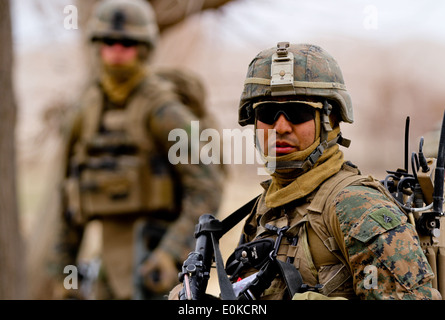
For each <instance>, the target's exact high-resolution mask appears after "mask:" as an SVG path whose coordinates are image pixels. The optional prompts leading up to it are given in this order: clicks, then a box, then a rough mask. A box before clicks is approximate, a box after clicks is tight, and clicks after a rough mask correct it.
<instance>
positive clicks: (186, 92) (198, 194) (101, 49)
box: [56, 0, 224, 299]
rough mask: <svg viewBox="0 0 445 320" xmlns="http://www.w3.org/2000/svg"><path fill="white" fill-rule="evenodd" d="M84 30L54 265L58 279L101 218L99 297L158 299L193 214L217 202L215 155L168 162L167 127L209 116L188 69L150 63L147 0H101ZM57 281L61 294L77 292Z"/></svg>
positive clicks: (152, 23) (186, 248)
mask: <svg viewBox="0 0 445 320" xmlns="http://www.w3.org/2000/svg"><path fill="white" fill-rule="evenodd" d="M89 31H90V34H89V38H90V40H91V43H92V46H93V48H94V50H95V51H94V52H95V55H96V57H95V59H96V60H97V66H98V69H99V70H98V76H95V77H94V79H92V80H93V81H92V82H91V84H90V85H89V87H88V88H87V90H86V92H85V93H84V94H83V96H82V97H80V99H79V104H80V105H79V108H77V109H76V112H75V115H74V116H73V119H71V120H72V121H70V126H69V130H68V132H67V143H66V153H65V155H66V159H65V160H66V166H65V178H64V182H63V197H62V198H63V199H62V202H63V208H64V212H63V222H62V225H63V227H62V230H61V234H60V241H59V242H58V244H57V247H56V250H57V256H58V261H57V265H58V267H57V268H56V272H57V274H58V276H61V279H64V277H65V276H66V274H63V269H64V267H65V266H66V265H75V264H76V257H77V255H78V251H79V247H80V244H81V242H82V237H83V235H84V230H85V227H86V225H87V224H88V222H90V221H92V220H95V219H99V220H100V221H101V223H102V257H101V259H102V263H101V271H100V272H99V276H98V281H97V282H98V284H99V285H98V286H97V287H98V291H97V294H96V298H97V299H131V298H137V299H159V298H162V297H163V295H164V294H165V293H166V292H168V290H169V289H171V288H172V286H174V284H175V283H176V282H177V274H178V270H179V268H180V266H181V263H182V261H183V260H184V259H185V258H186V256H187V254H188V253H189V252H190V251H191V249H192V248H193V246H194V237H193V230H194V226H195V224H196V222H197V219H198V217H199V216H200V215H201V214H203V213H206V212H210V213H216V212H217V210H218V207H219V203H220V197H221V193H222V182H223V181H222V180H223V175H224V173H223V171H222V170H221V167H220V166H219V165H204V164H181V163H179V164H177V165H172V164H171V163H170V162H169V160H168V156H167V155H168V150H169V148H170V147H171V146H172V145H173V144H174V143H175V141H169V139H168V135H169V132H170V131H171V130H173V129H184V130H185V131H186V132H187V133H188V134H189V136H190V130H191V129H190V125H191V121H200V128H201V129H205V128H206V127H209V126H210V123H211V121H210V119H209V117H208V115H207V114H206V110H205V107H204V105H203V102H204V88H203V86H202V85H201V83H200V82H199V80H198V79H197V78H196V77H195V76H194V75H191V74H189V73H186V72H184V71H176V70H163V71H155V70H152V68H148V67H147V64H148V62H149V61H150V55H151V53H152V51H153V50H154V48H155V46H156V42H157V38H158V28H157V24H156V20H155V17H154V14H153V11H152V8H151V7H150V5H149V4H148V3H147V2H146V1H143V0H131V1H130V0H104V1H101V2H100V3H99V4H98V6H97V8H96V11H95V13H94V14H93V18H92V21H91V22H90V25H89ZM188 148H189V150H190V145H188ZM188 154H189V155H190V152H189V153H188ZM188 163H190V161H189V162H188ZM60 286H61V287H62V288H58V290H57V291H59V293H60V292H61V295H59V297H58V298H67V297H75V298H78V297H79V296H78V295H77V293H76V290H73V289H71V290H69V289H64V288H63V284H62V283H60ZM59 289H61V290H59ZM80 298H82V297H80Z"/></svg>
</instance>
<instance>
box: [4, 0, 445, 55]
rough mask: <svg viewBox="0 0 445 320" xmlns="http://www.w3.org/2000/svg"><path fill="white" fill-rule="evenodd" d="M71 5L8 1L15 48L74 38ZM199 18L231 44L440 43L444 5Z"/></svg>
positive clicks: (257, 7)
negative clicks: (328, 40) (327, 40)
mask: <svg viewBox="0 0 445 320" xmlns="http://www.w3.org/2000/svg"><path fill="white" fill-rule="evenodd" d="M84 1H85V0H84ZM72 2H73V1H70V0H14V1H12V3H13V18H14V25H13V26H14V35H15V43H16V45H17V48H18V49H20V50H22V49H26V48H29V47H34V46H36V45H39V44H45V43H50V42H54V41H61V42H63V41H71V40H72V39H76V36H77V35H78V34H79V32H78V30H77V31H76V30H66V29H65V28H64V24H63V23H64V19H65V17H66V16H67V14H66V13H64V12H63V9H64V7H65V6H66V5H69V4H71V3H72ZM201 19H202V21H203V23H208V24H209V26H210V27H209V29H208V30H209V32H213V33H217V34H216V35H217V36H220V37H221V38H222V39H223V40H224V41H228V42H229V43H230V44H234V45H236V44H239V45H243V43H248V42H252V43H256V44H258V43H261V42H262V41H265V39H268V38H274V39H275V38H277V37H282V39H283V40H284V39H287V40H289V41H291V42H294V41H295V42H302V41H305V39H309V38H312V37H314V36H325V37H326V36H335V37H343V36H354V37H360V38H365V39H372V40H377V41H382V42H385V41H386V42H391V41H398V40H404V39H406V38H413V37H417V38H418V37H421V38H429V39H431V40H434V41H438V42H441V43H443V44H445V1H437V0H422V1H419V0H405V1H401V0H390V1H388V0H335V1H334V0H314V1H306V0H237V1H234V2H232V3H229V4H227V5H226V6H225V7H224V8H223V10H222V12H221V11H220V12H219V13H215V12H212V11H210V12H207V13H205V14H204V15H203V16H201ZM213 36H215V34H213Z"/></svg>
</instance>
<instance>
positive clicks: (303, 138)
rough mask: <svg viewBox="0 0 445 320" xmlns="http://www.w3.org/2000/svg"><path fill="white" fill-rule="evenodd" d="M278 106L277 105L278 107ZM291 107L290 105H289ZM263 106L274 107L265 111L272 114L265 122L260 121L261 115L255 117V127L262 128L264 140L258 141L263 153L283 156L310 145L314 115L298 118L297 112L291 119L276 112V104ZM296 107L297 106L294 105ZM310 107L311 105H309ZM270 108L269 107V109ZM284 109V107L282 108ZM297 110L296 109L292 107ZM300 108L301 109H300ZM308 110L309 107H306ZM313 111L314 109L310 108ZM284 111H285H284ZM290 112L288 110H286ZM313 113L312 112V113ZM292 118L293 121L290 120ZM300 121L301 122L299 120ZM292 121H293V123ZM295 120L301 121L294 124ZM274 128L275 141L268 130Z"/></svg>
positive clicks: (312, 140)
mask: <svg viewBox="0 0 445 320" xmlns="http://www.w3.org/2000/svg"><path fill="white" fill-rule="evenodd" d="M279 107H280V106H279V105H278V108H279ZM289 107H292V106H289ZM264 108H274V109H273V110H274V111H272V112H267V113H268V114H269V115H270V114H271V115H273V116H272V117H269V119H267V122H268V123H266V122H264V121H266V120H265V119H264V121H261V120H260V119H261V117H258V116H257V117H256V120H255V121H256V127H257V129H260V130H261V129H262V130H264V131H263V134H264V141H259V143H260V147H261V149H262V150H263V151H264V154H265V155H269V154H272V155H273V154H275V155H276V156H283V155H286V154H289V153H292V152H295V151H302V150H305V149H306V148H308V147H309V146H310V145H312V144H313V143H314V141H315V119H314V116H311V115H308V114H306V115H304V114H302V116H301V117H300V120H298V116H297V115H298V114H293V117H291V119H288V116H289V115H287V114H286V115H285V114H284V113H282V112H281V113H280V112H277V113H275V110H278V109H277V106H273V105H271V106H268V105H265V106H264ZM295 108H297V107H295ZM309 108H311V107H309ZM269 110H270V109H269ZM284 110H285V108H284ZM294 110H298V109H293V111H294ZM300 110H301V109H300ZM308 110H309V109H308ZM311 111H312V112H315V110H311ZM284 112H285V113H286V111H284ZM287 113H288V114H290V112H287ZM313 114H314V113H313ZM291 120H293V121H291ZM301 121H302V122H301ZM272 122H273V123H272ZM293 122H294V123H293ZM295 122H301V123H297V124H295ZM270 129H273V130H275V135H276V141H273V140H275V139H273V136H269V130H270Z"/></svg>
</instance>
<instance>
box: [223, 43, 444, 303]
mask: <svg viewBox="0 0 445 320" xmlns="http://www.w3.org/2000/svg"><path fill="white" fill-rule="evenodd" d="M289 79H290V80H289ZM276 96H278V97H284V98H282V100H284V99H288V100H298V101H303V102H304V101H320V102H322V103H323V105H324V106H329V105H331V106H332V110H330V109H329V108H324V107H323V108H322V109H321V108H320V109H317V111H316V112H317V117H316V118H315V119H316V120H315V121H316V122H319V123H318V127H317V128H318V129H316V131H317V132H318V133H317V134H316V142H315V143H314V144H315V146H314V148H315V149H314V151H313V152H311V153H310V156H308V157H307V158H303V159H299V160H298V161H297V160H292V161H293V163H292V161H287V162H283V163H280V161H279V157H277V158H276V160H277V161H278V162H277V169H278V175H277V174H276V172H272V173H271V175H272V179H271V180H268V181H265V182H264V183H262V186H263V188H264V189H265V191H264V193H263V194H262V196H261V197H260V198H259V201H258V202H257V204H256V207H255V208H254V209H253V211H252V213H251V214H250V216H249V218H248V219H247V221H246V223H245V226H244V229H243V236H242V240H241V242H240V248H246V247H243V246H245V245H246V244H249V245H250V246H251V247H249V248H250V249H249V250H250V251H249V250H247V249H246V250H247V251H246V252H244V253H243V254H244V257H245V256H246V255H248V252H252V251H255V250H256V249H255V248H256V247H255V246H256V245H255V243H258V248H259V245H260V242H255V241H257V240H259V239H264V238H272V239H274V240H275V239H277V237H278V236H277V228H278V229H279V228H283V227H288V228H287V229H286V230H285V231H284V236H283V238H282V242H281V244H280V246H279V249H278V252H277V259H278V260H281V261H283V262H286V263H289V264H292V265H293V266H295V268H296V269H297V270H298V271H299V272H300V274H301V276H302V279H303V283H305V284H306V285H307V286H308V288H312V289H311V290H315V291H317V292H319V293H321V294H323V295H324V297H325V298H326V297H329V298H334V297H343V298H348V299H357V298H359V299H440V298H441V296H440V293H439V292H438V291H437V290H436V289H433V288H432V279H433V278H434V274H433V272H432V270H431V267H430V265H429V264H428V262H427V259H426V257H425V254H424V252H423V251H422V249H421V246H420V243H419V238H418V235H417V233H416V230H415V228H414V227H413V226H412V225H411V224H410V223H408V222H407V217H406V216H405V214H404V213H403V212H402V211H401V209H400V208H399V207H398V205H397V204H396V203H395V202H394V201H393V198H392V196H391V195H390V194H389V193H388V192H387V191H386V190H385V189H384V188H383V187H382V185H381V184H380V183H379V182H378V181H377V180H375V179H374V178H372V177H370V176H363V175H361V173H360V171H359V170H358V169H357V167H356V166H355V165H353V164H351V163H350V162H345V161H343V154H342V152H341V151H339V150H338V145H337V144H343V145H344V146H348V143H347V142H346V143H345V139H344V138H343V137H341V133H340V131H339V127H338V123H337V126H336V127H334V128H332V127H331V126H332V125H335V121H333V120H332V115H333V114H334V115H335V117H336V118H337V120H338V121H345V122H349V123H352V122H353V115H352V105H351V100H350V97H349V95H348V93H347V91H346V88H345V85H344V81H343V76H342V74H341V71H340V68H339V66H338V64H337V63H336V61H335V60H334V59H333V58H332V57H331V56H330V55H329V54H328V53H327V52H326V51H324V50H323V49H321V48H320V47H317V46H313V45H306V44H302V45H290V46H289V45H288V44H286V43H279V44H278V47H277V48H272V49H268V50H264V51H262V52H260V53H259V54H258V55H257V57H255V59H254V60H253V61H252V62H251V64H250V65H249V70H248V73H247V79H246V81H245V87H244V91H243V93H242V96H241V102H240V109H239V123H240V124H241V125H247V124H253V123H255V112H254V111H255V110H254V108H255V105H254V104H255V103H257V102H262V101H269V100H271V98H273V97H276ZM282 100H280V101H282ZM327 119H329V120H330V123H329V121H325V120H327ZM316 125H317V124H316ZM317 138H319V140H317ZM317 141H318V142H317ZM317 144H318V147H317ZM265 158H266V160H267V156H266V157H265ZM334 158H336V160H335V161H334ZM266 166H267V164H266ZM280 166H281V167H280ZM283 169H284V170H283ZM280 170H283V172H284V173H282V176H286V174H292V173H293V172H294V171H295V170H300V171H299V172H298V174H297V175H296V178H295V176H294V178H290V179H289V180H288V181H287V182H286V183H283V184H282V185H279V186H278V187H275V188H276V190H275V191H276V194H280V195H283V196H285V199H287V200H282V199H284V198H283V197H281V196H280V197H275V198H274V197H273V193H272V194H271V193H270V191H271V190H272V188H273V186H274V183H275V181H276V180H278V178H279V176H280V175H279V174H280ZM293 179H294V180H293ZM308 179H310V180H309V183H308V182H307V181H305V180H308ZM275 184H276V183H275ZM286 189H287V190H288V191H287V192H284V191H286ZM272 192H274V190H272ZM280 192H282V193H280ZM252 248H254V249H252ZM231 259H232V260H231ZM241 260H242V259H240V261H241ZM231 261H233V256H232V257H231V258H229V263H230V262H231ZM237 262H239V261H237ZM247 266H248V264H247ZM232 271H233V268H232ZM257 271H258V268H252V267H249V266H248V267H246V268H244V269H242V271H241V272H239V271H238V272H237V273H236V274H237V277H236V278H235V279H243V278H245V277H247V276H249V275H251V274H253V273H255V272H257ZM229 274H230V272H229ZM232 275H233V273H232ZM260 298H261V299H289V298H292V297H291V296H289V294H288V292H287V291H286V282H285V278H284V277H283V274H282V273H281V274H279V275H277V277H276V278H275V279H274V280H273V281H272V284H271V285H270V287H269V288H268V289H266V290H265V291H264V292H263V294H262V295H261V297H260ZM294 298H298V294H297V295H296V296H294Z"/></svg>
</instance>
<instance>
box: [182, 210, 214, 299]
mask: <svg viewBox="0 0 445 320" xmlns="http://www.w3.org/2000/svg"><path fill="white" fill-rule="evenodd" d="M212 221H214V222H216V221H218V220H216V219H215V217H214V216H212V215H210V214H205V215H202V216H201V217H200V218H199V222H198V224H197V225H196V230H197V232H195V238H196V245H195V251H193V252H190V253H189V255H188V257H187V259H186V260H185V261H184V264H183V266H182V272H181V273H180V275H179V280H180V281H181V282H182V283H183V284H184V286H183V289H182V290H181V292H180V294H179V299H180V300H201V299H202V298H203V297H204V295H205V291H206V289H207V283H208V280H209V278H210V268H211V265H212V259H213V250H212V249H211V239H210V235H209V233H208V232H203V231H201V230H203V227H204V226H205V225H208V224H211V223H212ZM200 231H201V232H200Z"/></svg>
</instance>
